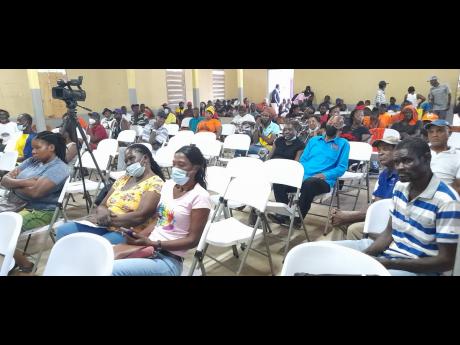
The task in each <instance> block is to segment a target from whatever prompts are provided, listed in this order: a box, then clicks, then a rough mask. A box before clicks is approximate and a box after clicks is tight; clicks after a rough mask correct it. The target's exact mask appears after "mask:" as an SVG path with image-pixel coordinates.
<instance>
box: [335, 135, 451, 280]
mask: <svg viewBox="0 0 460 345" xmlns="http://www.w3.org/2000/svg"><path fill="white" fill-rule="evenodd" d="M393 161H394V166H395V169H396V170H397V172H398V175H399V182H398V183H397V184H396V186H395V188H394V193H393V202H394V209H393V210H392V212H391V218H390V220H389V222H388V226H387V228H386V230H385V231H384V232H383V233H381V234H380V235H379V237H377V239H376V240H375V241H373V240H372V239H363V240H359V241H339V242H335V243H337V244H340V245H343V246H346V247H350V248H353V249H357V250H359V251H362V252H364V253H365V254H368V255H371V256H374V257H375V258H376V259H377V260H378V261H379V262H380V263H381V264H382V265H383V266H385V267H386V268H387V269H388V270H390V273H391V274H392V275H439V274H441V273H443V272H446V271H450V270H452V269H453V266H454V261H455V253H456V250H457V241H458V233H459V231H460V203H459V196H458V194H457V193H456V192H455V191H454V190H453V189H452V188H450V187H449V186H448V185H447V184H445V183H444V182H442V181H440V180H439V179H438V178H437V177H436V176H435V175H434V174H433V172H432V170H431V167H430V161H431V152H430V147H429V146H428V144H427V143H426V142H425V141H423V140H422V139H420V138H414V137H409V138H407V139H405V140H403V141H401V142H400V143H399V144H398V145H397V146H396V148H395V150H394V152H393Z"/></svg>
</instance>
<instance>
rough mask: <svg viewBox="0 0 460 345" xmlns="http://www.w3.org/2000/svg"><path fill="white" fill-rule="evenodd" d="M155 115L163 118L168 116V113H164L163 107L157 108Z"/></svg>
mask: <svg viewBox="0 0 460 345" xmlns="http://www.w3.org/2000/svg"><path fill="white" fill-rule="evenodd" d="M157 116H158V117H163V118H165V119H166V118H167V117H168V115H166V113H165V111H164V110H163V109H160V110H158V113H157Z"/></svg>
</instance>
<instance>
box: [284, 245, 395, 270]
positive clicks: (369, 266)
mask: <svg viewBox="0 0 460 345" xmlns="http://www.w3.org/2000/svg"><path fill="white" fill-rule="evenodd" d="M295 273H308V274H337V275H341V274H343V275H348V274H350V275H379V276H389V275H390V273H389V272H388V270H387V269H386V268H385V267H384V266H383V265H382V264H381V263H380V262H378V261H377V260H375V259H374V258H373V257H371V256H369V255H366V254H364V253H361V252H359V251H357V250H354V249H351V248H347V247H344V246H340V245H338V244H334V243H332V242H324V241H320V242H309V243H302V244H300V245H298V246H296V247H294V248H292V249H291V250H290V251H289V253H288V254H287V256H286V259H285V260H284V264H283V268H282V270H281V275H282V276H293V275H294V274H295Z"/></svg>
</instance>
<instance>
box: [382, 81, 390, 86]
mask: <svg viewBox="0 0 460 345" xmlns="http://www.w3.org/2000/svg"><path fill="white" fill-rule="evenodd" d="M382 84H383V85H388V84H390V83H387V82H386V81H385V80H381V81H379V85H382Z"/></svg>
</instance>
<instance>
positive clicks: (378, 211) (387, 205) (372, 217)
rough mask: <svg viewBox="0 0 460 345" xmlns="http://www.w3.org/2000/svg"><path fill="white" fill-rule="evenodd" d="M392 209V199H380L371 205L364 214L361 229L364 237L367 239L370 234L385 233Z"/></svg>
mask: <svg viewBox="0 0 460 345" xmlns="http://www.w3.org/2000/svg"><path fill="white" fill-rule="evenodd" d="M392 209H393V199H382V200H379V201H375V202H374V203H372V204H371V205H370V206H369V208H368V209H367V212H366V220H365V221H364V229H363V233H364V237H367V236H368V234H370V233H373V234H380V233H382V232H383V231H385V229H386V228H387V225H388V220H389V219H390V217H391V213H390V211H391V210H392Z"/></svg>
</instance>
